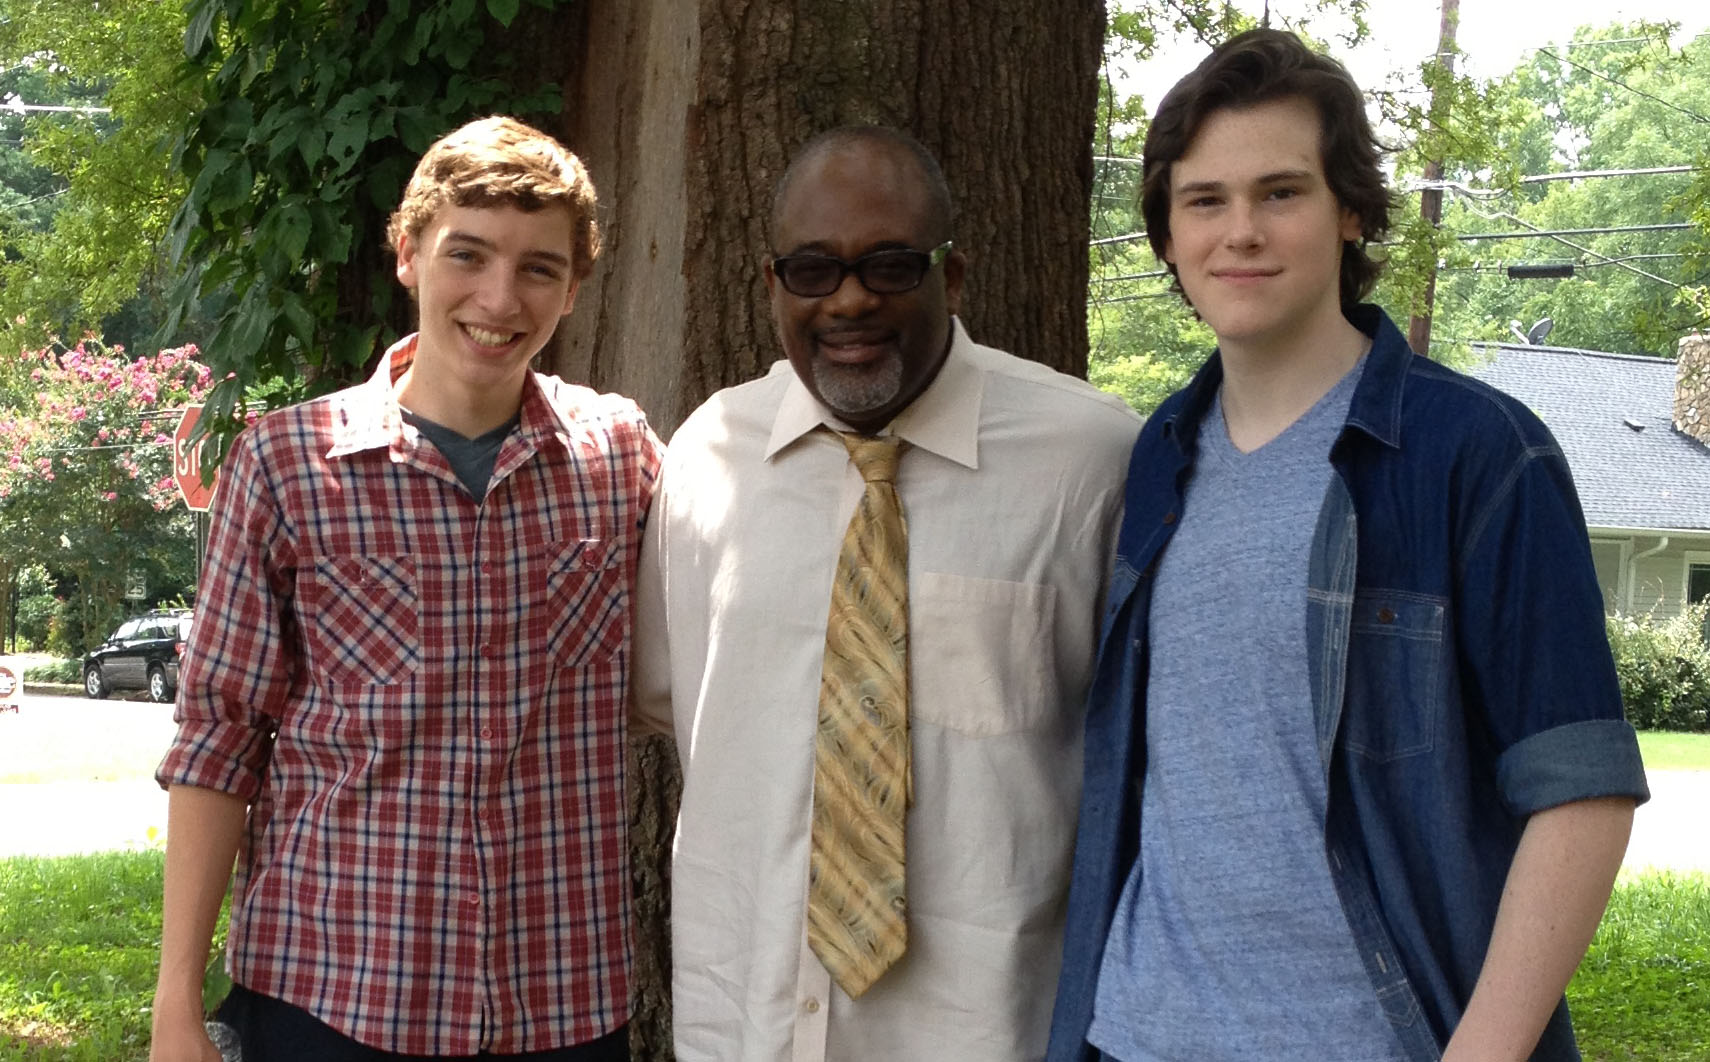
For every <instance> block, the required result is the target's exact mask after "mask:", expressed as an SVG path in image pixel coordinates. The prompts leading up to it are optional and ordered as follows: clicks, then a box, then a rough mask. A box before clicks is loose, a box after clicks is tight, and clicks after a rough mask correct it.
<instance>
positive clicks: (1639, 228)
mask: <svg viewBox="0 0 1710 1062" xmlns="http://www.w3.org/2000/svg"><path fill="white" fill-rule="evenodd" d="M1498 216H1500V217H1508V218H1511V219H1512V220H1514V221H1517V222H1519V223H1520V224H1522V225H1525V224H1527V222H1524V221H1521V220H1520V219H1519V218H1516V217H1513V215H1508V214H1504V215H1498ZM1693 227H1694V226H1693V225H1692V224H1691V223H1690V222H1685V221H1673V222H1667V223H1664V224H1658V225H1608V226H1605V227H1603V228H1596V229H1532V230H1531V231H1528V232H1468V233H1463V234H1461V235H1459V236H1456V237H1455V239H1457V240H1463V241H1472V240H1524V239H1529V238H1531V237H1533V236H1547V237H1549V238H1551V239H1554V238H1556V237H1558V236H1608V235H1610V234H1612V233H1617V232H1680V231H1682V230H1685V229H1690V228H1693Z"/></svg>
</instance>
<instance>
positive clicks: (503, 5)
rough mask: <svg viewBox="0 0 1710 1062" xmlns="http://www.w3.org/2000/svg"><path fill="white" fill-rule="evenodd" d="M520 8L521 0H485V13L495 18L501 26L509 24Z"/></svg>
mask: <svg viewBox="0 0 1710 1062" xmlns="http://www.w3.org/2000/svg"><path fill="white" fill-rule="evenodd" d="M521 9H522V3H521V0H487V14H489V15H492V16H493V17H494V18H495V19H497V20H498V22H499V25H501V26H509V25H510V24H511V21H512V20H513V19H515V18H516V17H517V12H518V11H519V10H521Z"/></svg>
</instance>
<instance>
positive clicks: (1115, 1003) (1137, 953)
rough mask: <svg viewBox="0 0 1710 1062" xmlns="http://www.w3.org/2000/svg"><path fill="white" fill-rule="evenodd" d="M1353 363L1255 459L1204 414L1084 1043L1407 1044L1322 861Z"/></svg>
mask: <svg viewBox="0 0 1710 1062" xmlns="http://www.w3.org/2000/svg"><path fill="white" fill-rule="evenodd" d="M1363 364H1364V363H1363V361H1362V362H1361V365H1360V366H1356V367H1355V368H1354V370H1353V371H1351V372H1350V373H1348V374H1347V376H1345V377H1344V378H1343V379H1342V380H1341V381H1340V382H1339V383H1338V384H1337V385H1336V386H1335V387H1334V388H1332V389H1331V390H1330V392H1329V393H1328V394H1326V395H1325V396H1324V397H1323V398H1322V399H1321V400H1320V401H1319V402H1318V403H1317V405H1315V406H1314V407H1313V408H1312V409H1311V410H1309V411H1308V412H1307V413H1306V414H1304V415H1303V416H1302V417H1301V418H1300V419H1299V420H1297V421H1296V422H1295V423H1294V424H1293V425H1291V426H1290V427H1289V428H1288V429H1287V430H1286V431H1284V432H1283V433H1282V434H1281V435H1279V436H1277V437H1276V438H1275V439H1272V440H1271V441H1270V442H1268V443H1266V444H1265V445H1264V446H1262V447H1260V448H1259V449H1257V450H1254V451H1253V452H1252V453H1247V454H1243V453H1241V452H1240V451H1239V450H1237V449H1236V448H1235V447H1234V445H1233V444H1232V443H1231V442H1230V441H1229V435H1228V430H1227V428H1226V427H1225V424H1224V419H1223V410H1222V405H1221V402H1218V403H1216V404H1214V405H1213V407H1212V409H1211V410H1210V411H1209V412H1208V414H1207V415H1206V417H1205V419H1204V421H1203V422H1202V424H1201V427H1200V432H1199V459H1198V462H1197V464H1196V466H1195V469H1194V474H1193V478H1192V479H1191V480H1190V482H1189V484H1188V488H1187V495H1186V500H1185V502H1184V504H1183V508H1182V517H1181V523H1180V525H1179V526H1178V527H1177V529H1176V532H1175V534H1174V536H1173V537H1172V538H1171V540H1170V544H1169V546H1168V548H1166V549H1165V551H1164V554H1163V557H1162V559H1161V561H1160V562H1159V565H1158V571H1157V580H1156V584H1155V586H1154V589H1153V592H1152V602H1151V612H1150V629H1149V637H1150V639H1151V647H1152V648H1151V657H1150V660H1151V666H1150V673H1149V675H1148V678H1147V686H1146V745H1147V757H1146V775H1145V788H1144V793H1143V796H1142V803H1141V812H1140V820H1141V829H1140V857H1139V859H1138V860H1137V861H1136V863H1135V868H1134V871H1133V872H1132V873H1131V874H1130V875H1129V878H1128V882H1127V885H1126V887H1125V888H1124V890H1123V895H1122V899H1121V902H1120V903H1119V904H1118V907H1117V910H1116V916H1115V919H1114V921H1113V922H1112V925H1111V931H1110V938H1109V941H1108V942H1107V944H1106V946H1105V953H1104V963H1103V966H1102V968H1101V970H1100V976H1099V984H1098V994H1097V997H1096V1005H1095V1008H1094V1013H1093V1022H1092V1026H1091V1028H1090V1030H1089V1031H1088V1034H1087V1039H1088V1040H1089V1041H1090V1042H1091V1043H1092V1044H1093V1045H1094V1046H1095V1047H1098V1048H1099V1049H1101V1050H1103V1051H1104V1052H1106V1053H1107V1054H1109V1055H1111V1056H1114V1057H1115V1058H1118V1059H1121V1060H1122V1062H1154V1060H1166V1059H1167V1060H1177V1059H1194V1060H1196V1062H1198V1060H1219V1059H1265V1060H1266V1062H1388V1060H1399V1059H1401V1058H1402V1055H1401V1053H1400V1049H1399V1047H1398V1046H1397V1044H1396V1042H1395V1036H1394V1033H1393V1032H1392V1031H1391V1030H1390V1028H1389V1024H1388V1022H1387V1021H1386V1019H1385V1018H1384V1015H1383V1012H1382V1010H1381V1009H1380V1008H1379V1006H1378V1002H1377V996H1376V993H1375V991H1374V990H1373V988H1372V984H1371V981H1370V979H1369V978H1368V977H1367V975H1366V971H1365V968H1364V966H1363V965H1362V963H1361V960H1360V957H1359V955H1358V953H1357V952H1356V950H1355V947H1354V941H1353V936H1352V934H1351V932H1350V931H1349V929H1348V923H1347V920H1346V919H1345V918H1344V916H1343V914H1342V909H1341V904H1340V901H1339V900H1338V899H1337V896H1336V891H1335V886H1334V885H1333V884H1332V882H1331V879H1330V872H1329V868H1328V866H1327V865H1326V863H1325V855H1324V814H1325V801H1326V782H1325V773H1324V768H1323V765H1322V763H1321V761H1320V759H1319V756H1318V750H1317V743H1316V738H1315V733H1316V730H1315V727H1314V724H1313V715H1312V699H1311V694H1310V690H1309V686H1308V675H1307V665H1306V581H1307V563H1308V559H1309V554H1310V550H1311V545H1312V535H1313V530H1314V528H1315V527H1316V526H1317V520H1318V511H1319V508H1320V507H1321V506H1322V504H1323V500H1324V492H1325V488H1326V487H1327V486H1328V485H1329V482H1330V476H1331V469H1330V461H1329V457H1330V447H1331V445H1332V444H1333V443H1334V442H1335V439H1336V436H1337V434H1338V433H1339V432H1340V431H1341V428H1342V424H1343V422H1344V421H1345V420H1346V418H1347V411H1348V403H1349V399H1350V398H1351V397H1352V394H1353V388H1354V383H1355V381H1356V380H1357V379H1358V377H1359V373H1360V369H1361V367H1363Z"/></svg>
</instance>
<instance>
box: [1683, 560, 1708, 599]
mask: <svg viewBox="0 0 1710 1062" xmlns="http://www.w3.org/2000/svg"><path fill="white" fill-rule="evenodd" d="M1707 597H1710V564H1689V565H1687V567H1686V600H1688V601H1690V602H1692V603H1693V604H1695V605H1696V604H1697V603H1698V602H1700V601H1703V600H1704V599H1705V598H1707Z"/></svg>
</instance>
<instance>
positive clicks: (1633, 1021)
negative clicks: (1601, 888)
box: [1568, 873, 1710, 1062]
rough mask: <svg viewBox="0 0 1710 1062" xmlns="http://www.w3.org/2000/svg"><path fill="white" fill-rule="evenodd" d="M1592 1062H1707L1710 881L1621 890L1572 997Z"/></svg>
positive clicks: (1679, 878) (1669, 880) (1691, 879)
mask: <svg viewBox="0 0 1710 1062" xmlns="http://www.w3.org/2000/svg"><path fill="white" fill-rule="evenodd" d="M1568 1005H1569V1007H1571V1008H1572V1010H1573V1024H1574V1028H1575V1029H1576V1030H1577V1031H1578V1033H1579V1042H1580V1049H1581V1050H1582V1051H1583V1052H1584V1055H1585V1058H1586V1062H1629V1060H1633V1062H1636V1060H1640V1059H1643V1060H1644V1062H1688V1060H1692V1062H1700V1060H1703V1059H1707V1058H1710V876H1706V875H1703V874H1696V875H1694V874H1668V873H1660V874H1652V875H1647V876H1645V877H1642V878H1634V879H1629V880H1626V881H1624V882H1623V883H1622V884H1621V885H1619V886H1617V887H1616V889H1615V895H1614V897H1613V898H1611V900H1610V902H1609V910H1608V912H1607V913H1605V914H1604V916H1603V924H1602V925H1601V926H1599V927H1598V929H1597V936H1596V938H1595V939H1594V940H1593V941H1592V942H1591V950H1590V951H1589V952H1587V953H1586V957H1585V961H1584V962H1583V963H1581V964H1580V968H1579V974H1578V975H1577V976H1576V977H1575V978H1574V980H1573V984H1572V985H1571V986H1570V987H1569V990H1568Z"/></svg>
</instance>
